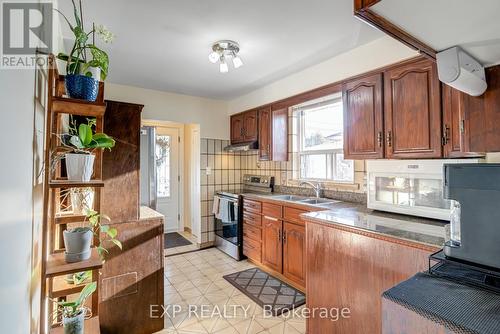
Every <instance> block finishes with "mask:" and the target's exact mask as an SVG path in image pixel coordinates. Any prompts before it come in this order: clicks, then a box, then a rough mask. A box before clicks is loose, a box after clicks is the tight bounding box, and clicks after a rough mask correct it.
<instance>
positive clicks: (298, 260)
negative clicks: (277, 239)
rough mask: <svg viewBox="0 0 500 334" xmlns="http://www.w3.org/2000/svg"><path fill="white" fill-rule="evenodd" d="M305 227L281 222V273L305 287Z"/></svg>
mask: <svg viewBox="0 0 500 334" xmlns="http://www.w3.org/2000/svg"><path fill="white" fill-rule="evenodd" d="M305 249H306V228H305V226H300V225H296V224H292V223H287V222H284V223H283V275H285V277H286V278H288V279H290V280H292V281H294V282H296V283H297V284H299V285H301V286H303V287H305V284H306V262H305Z"/></svg>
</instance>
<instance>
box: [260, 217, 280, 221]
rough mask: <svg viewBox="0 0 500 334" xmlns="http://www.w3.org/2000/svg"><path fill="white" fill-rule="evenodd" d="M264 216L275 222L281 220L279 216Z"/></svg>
mask: <svg viewBox="0 0 500 334" xmlns="http://www.w3.org/2000/svg"><path fill="white" fill-rule="evenodd" d="M264 218H266V219H268V220H272V221H273V222H277V221H278V220H279V219H278V218H274V217H269V216H264Z"/></svg>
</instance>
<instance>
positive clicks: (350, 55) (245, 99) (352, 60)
mask: <svg viewBox="0 0 500 334" xmlns="http://www.w3.org/2000/svg"><path fill="white" fill-rule="evenodd" d="M417 55H418V53H417V52H416V51H414V50H412V49H410V48H408V47H407V46H405V45H403V44H402V43H400V42H398V41H396V40H394V39H393V38H391V37H389V36H385V37H382V38H379V39H377V40H375V41H373V42H370V43H367V44H365V45H362V46H359V47H357V48H355V49H353V50H350V51H348V52H345V53H343V54H340V55H338V56H335V57H333V58H331V59H329V60H327V61H324V62H322V63H319V64H317V65H314V66H311V67H308V68H306V69H304V70H302V71H300V72H297V73H295V74H292V75H289V76H287V77H286V78H283V79H281V80H278V81H275V82H273V83H271V84H269V85H267V86H264V87H262V88H259V89H257V90H255V91H253V92H251V93H249V94H246V95H243V96H240V97H237V98H235V99H233V100H231V101H229V105H228V113H229V114H234V113H237V112H240V111H244V110H248V109H251V108H254V107H258V106H261V105H264V104H267V103H270V102H274V101H278V100H281V99H284V98H287V97H290V96H293V95H296V94H299V93H303V92H306V91H308V90H311V89H314V88H317V87H321V86H324V85H327V84H330V83H334V82H337V81H341V80H343V79H346V78H349V77H352V76H354V75H358V74H362V73H365V72H368V71H370V70H374V69H376V68H379V67H383V66H386V65H390V64H394V63H397V62H399V61H402V60H404V59H409V58H412V57H415V56H417Z"/></svg>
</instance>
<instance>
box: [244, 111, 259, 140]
mask: <svg viewBox="0 0 500 334" xmlns="http://www.w3.org/2000/svg"><path fill="white" fill-rule="evenodd" d="M258 124H259V123H258V114H257V110H251V111H247V112H246V113H244V114H243V140H244V141H255V140H257V139H258V131H259V130H258Z"/></svg>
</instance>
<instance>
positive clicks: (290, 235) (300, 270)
mask: <svg viewBox="0 0 500 334" xmlns="http://www.w3.org/2000/svg"><path fill="white" fill-rule="evenodd" d="M309 211H313V209H312V208H311V209H310V210H306V209H305V208H304V209H301V208H297V207H296V206H287V205H286V204H284V205H282V204H278V203H269V202H265V201H263V202H258V201H255V200H253V199H247V198H244V200H243V254H244V255H246V256H247V257H248V258H250V259H251V260H252V261H254V262H255V263H257V264H259V265H262V266H263V267H264V268H267V269H269V270H270V271H271V273H272V274H278V275H282V276H283V277H284V278H285V279H287V280H288V281H289V282H292V283H294V284H295V285H296V286H297V287H301V288H304V287H305V284H306V276H305V275H306V262H305V246H306V245H305V240H306V236H305V224H304V221H303V220H302V219H301V218H300V215H301V214H303V213H306V212H309Z"/></svg>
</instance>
